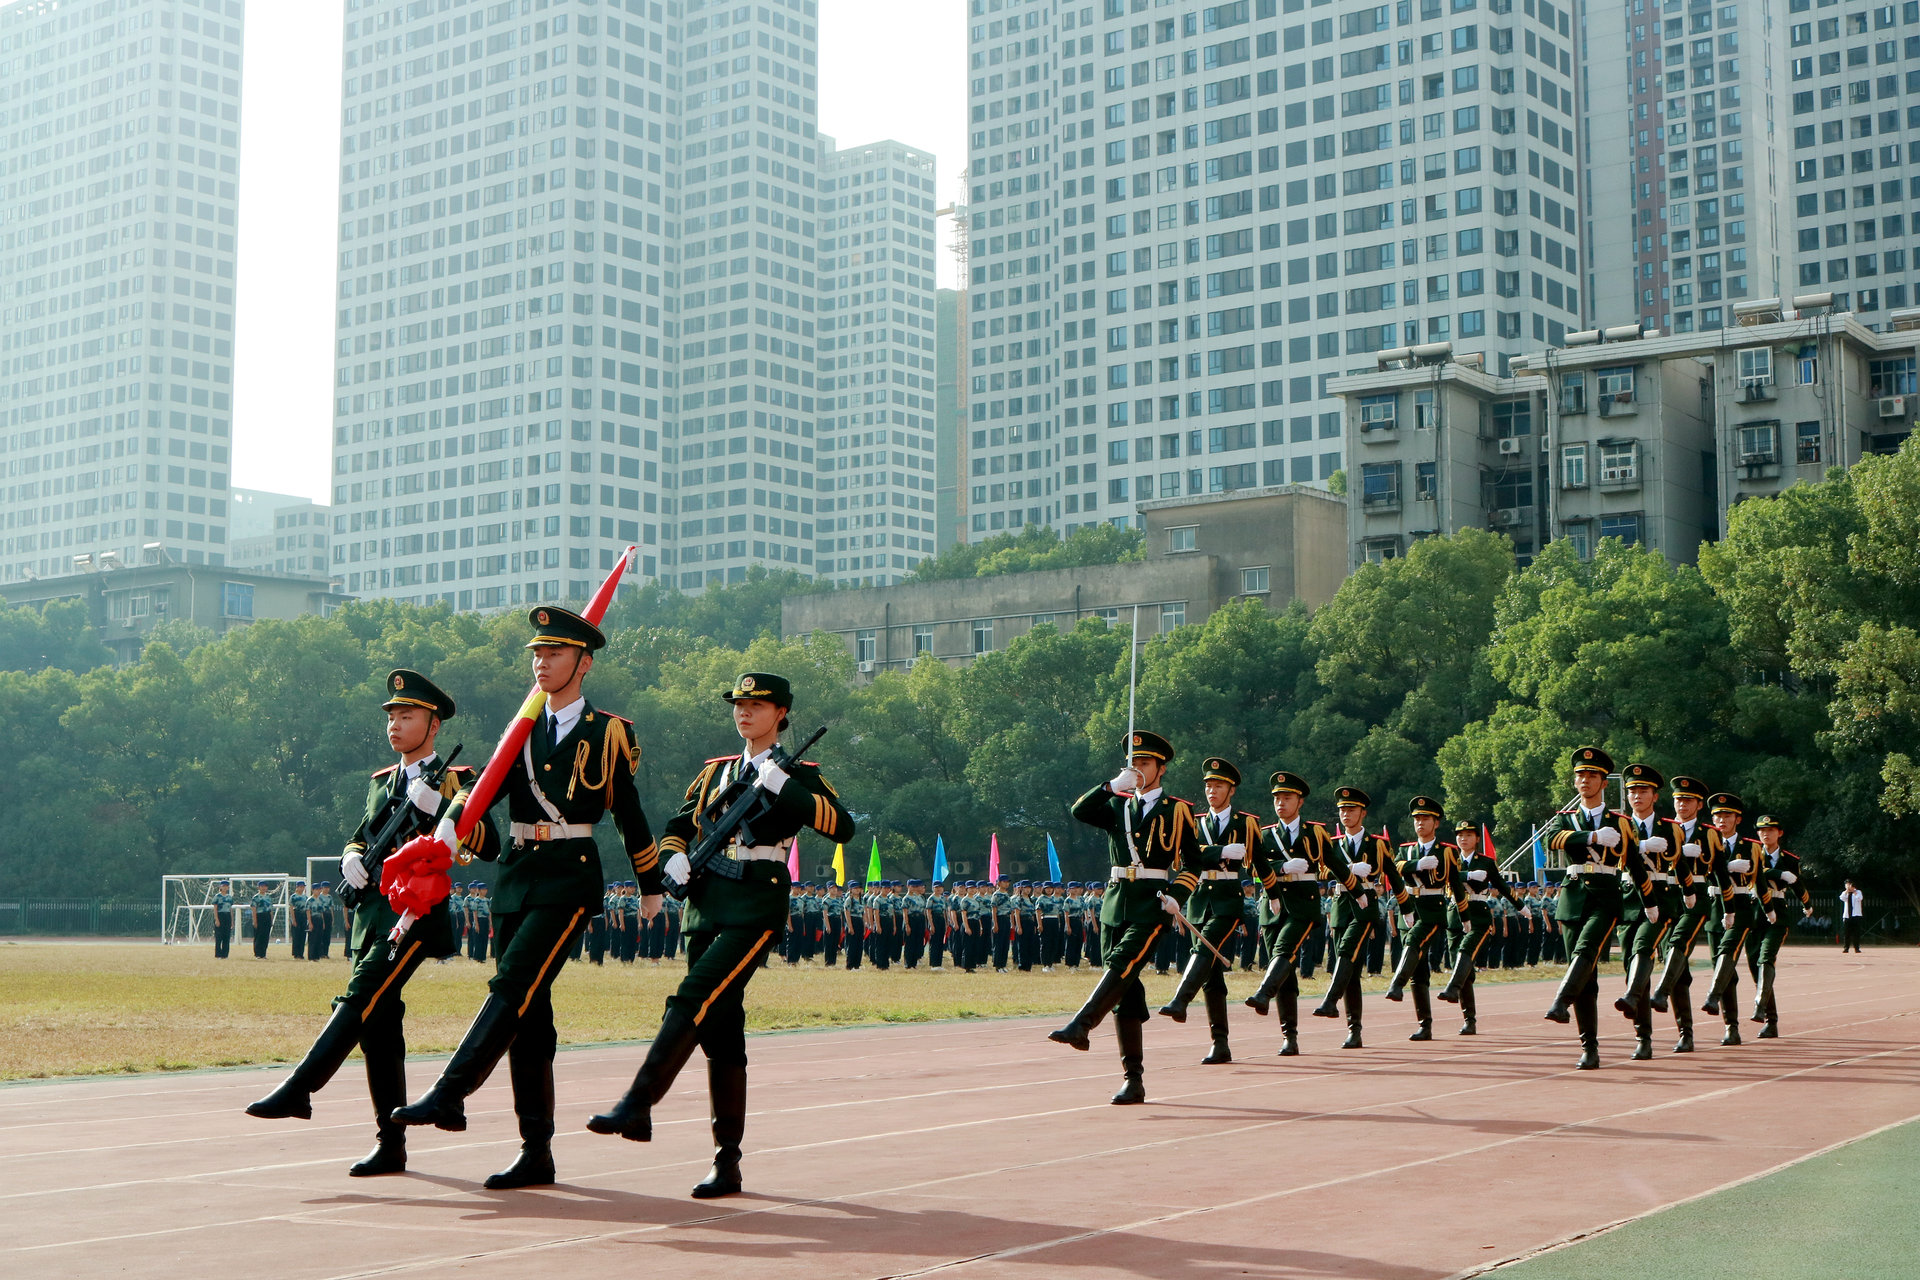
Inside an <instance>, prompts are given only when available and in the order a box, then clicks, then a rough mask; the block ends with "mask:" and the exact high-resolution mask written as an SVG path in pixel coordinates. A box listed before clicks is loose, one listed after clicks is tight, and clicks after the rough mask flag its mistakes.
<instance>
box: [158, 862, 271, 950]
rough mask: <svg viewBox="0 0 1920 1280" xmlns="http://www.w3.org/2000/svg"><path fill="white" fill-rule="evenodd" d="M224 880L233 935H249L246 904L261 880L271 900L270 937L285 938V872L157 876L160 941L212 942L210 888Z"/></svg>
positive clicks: (211, 889)
mask: <svg viewBox="0 0 1920 1280" xmlns="http://www.w3.org/2000/svg"><path fill="white" fill-rule="evenodd" d="M222 881H225V882H226V884H227V886H228V891H229V892H230V893H232V894H233V936H234V940H235V941H236V942H237V941H238V940H239V939H241V938H243V937H246V936H249V935H248V933H247V928H246V922H247V917H248V911H249V908H248V905H247V904H248V901H249V900H250V899H251V898H252V897H253V894H254V890H255V889H257V888H258V887H259V885H260V884H261V883H262V882H263V881H264V882H265V883H266V885H267V896H268V897H270V898H272V899H273V924H272V926H271V929H272V933H271V935H270V936H271V937H273V938H274V939H276V940H277V941H280V942H286V941H287V940H288V939H287V898H288V894H289V890H290V886H291V885H292V883H293V877H292V876H290V875H287V874H286V873H284V872H280V871H275V872H272V873H269V874H265V875H261V874H250V875H205V876H161V877H160V941H161V942H163V943H166V944H168V945H169V946H171V945H172V944H174V943H176V942H178V943H187V944H191V943H198V942H203V941H205V942H211V941H212V940H213V887H214V886H215V885H216V884H219V883H220V882H222Z"/></svg>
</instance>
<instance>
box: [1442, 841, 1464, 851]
mask: <svg viewBox="0 0 1920 1280" xmlns="http://www.w3.org/2000/svg"><path fill="white" fill-rule="evenodd" d="M1440 847H1441V848H1442V849H1451V850H1453V851H1454V852H1455V853H1458V852H1460V846H1459V845H1457V844H1454V843H1453V842H1452V841H1451V840H1442V841H1441V842H1440Z"/></svg>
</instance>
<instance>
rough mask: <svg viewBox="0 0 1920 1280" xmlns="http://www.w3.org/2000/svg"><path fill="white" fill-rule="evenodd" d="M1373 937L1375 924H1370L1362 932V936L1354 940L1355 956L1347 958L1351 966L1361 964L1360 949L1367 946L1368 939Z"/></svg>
mask: <svg viewBox="0 0 1920 1280" xmlns="http://www.w3.org/2000/svg"><path fill="white" fill-rule="evenodd" d="M1372 935H1373V924H1372V923H1371V922H1368V923H1367V924H1366V925H1365V926H1364V927H1363V928H1362V929H1361V930H1360V936H1359V937H1358V938H1355V939H1354V940H1353V954H1352V955H1350V956H1348V957H1347V961H1348V963H1350V964H1358V963H1360V949H1361V948H1362V947H1364V946H1366V945H1367V939H1368V938H1369V937H1371V936H1372Z"/></svg>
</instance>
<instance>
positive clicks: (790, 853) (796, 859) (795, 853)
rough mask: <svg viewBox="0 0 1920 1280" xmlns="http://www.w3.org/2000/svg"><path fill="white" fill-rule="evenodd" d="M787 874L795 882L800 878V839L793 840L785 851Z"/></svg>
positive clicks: (797, 837)
mask: <svg viewBox="0 0 1920 1280" xmlns="http://www.w3.org/2000/svg"><path fill="white" fill-rule="evenodd" d="M787 874H788V875H790V876H792V877H793V878H794V879H795V880H798V879H799V878H800V837H799V836H795V837H794V838H793V844H792V845H791V846H790V847H789V848H788V849H787Z"/></svg>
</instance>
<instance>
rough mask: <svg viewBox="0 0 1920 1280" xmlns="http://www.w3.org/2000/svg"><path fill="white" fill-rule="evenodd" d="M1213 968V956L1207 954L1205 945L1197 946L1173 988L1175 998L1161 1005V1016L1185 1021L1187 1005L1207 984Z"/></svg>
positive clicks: (1176, 1020)
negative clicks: (1177, 983)
mask: <svg viewBox="0 0 1920 1280" xmlns="http://www.w3.org/2000/svg"><path fill="white" fill-rule="evenodd" d="M1212 969H1213V957H1212V956H1211V955H1209V954H1207V951H1206V948H1205V947H1195V948H1194V951H1193V954H1192V955H1191V956H1189V957H1188V958H1187V967H1186V968H1185V969H1184V970H1182V971H1181V974H1180V982H1179V985H1177V986H1176V987H1174V989H1173V998H1172V999H1171V1000H1168V1001H1167V1002H1166V1003H1165V1004H1163V1005H1161V1006H1160V1016H1161V1017H1163V1018H1172V1019H1173V1020H1174V1021H1175V1022H1185V1021H1186V1020H1187V1006H1188V1005H1189V1004H1191V1003H1193V997H1194V996H1195V994H1197V993H1198V992H1199V990H1200V988H1201V986H1202V985H1203V984H1205V982H1206V980H1207V975H1208V974H1209V973H1210V972H1212Z"/></svg>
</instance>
